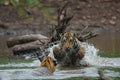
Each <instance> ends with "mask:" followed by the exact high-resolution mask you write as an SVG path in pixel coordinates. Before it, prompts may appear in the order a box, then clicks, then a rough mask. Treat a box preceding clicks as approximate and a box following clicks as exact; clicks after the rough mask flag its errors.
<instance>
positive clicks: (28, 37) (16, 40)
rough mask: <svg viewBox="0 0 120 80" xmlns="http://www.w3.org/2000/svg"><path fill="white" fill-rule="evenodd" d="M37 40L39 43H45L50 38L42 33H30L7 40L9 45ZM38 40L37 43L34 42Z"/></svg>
mask: <svg viewBox="0 0 120 80" xmlns="http://www.w3.org/2000/svg"><path fill="white" fill-rule="evenodd" d="M36 40H38V41H39V43H43V44H44V43H46V42H48V40H49V38H48V37H46V36H43V35H41V34H30V35H23V36H17V37H11V38H9V39H8V41H7V46H8V47H13V46H14V45H18V44H24V43H28V42H32V41H36ZM38 41H37V43H34V44H38Z"/></svg>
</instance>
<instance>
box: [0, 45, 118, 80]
mask: <svg viewBox="0 0 120 80" xmlns="http://www.w3.org/2000/svg"><path fill="white" fill-rule="evenodd" d="M54 46H57V45H54ZM54 46H53V47H54ZM82 46H83V47H84V48H85V49H86V54H85V57H84V58H83V60H82V61H81V62H80V64H85V63H88V64H89V65H90V66H89V67H84V68H77V69H68V70H58V69H57V70H56V71H55V72H54V74H53V75H51V76H37V75H35V74H34V73H35V71H37V69H39V64H40V62H39V60H34V61H33V62H31V63H19V64H16V63H12V64H3V65H0V67H18V68H17V69H14V68H13V69H5V70H2V69H0V79H1V80H11V79H63V78H70V77H80V76H82V77H83V76H91V77H98V73H97V71H98V69H99V68H104V67H112V68H120V58H104V57H100V56H99V55H98V52H99V50H98V49H97V48H95V47H94V46H93V45H92V44H89V43H82ZM53 47H51V48H49V50H50V54H49V56H51V57H53V58H54V56H53V53H52V48H53ZM22 67H27V69H22ZM29 67H35V68H29ZM104 72H105V74H106V75H107V76H111V77H119V75H120V73H119V72H116V71H114V70H109V69H105V70H104Z"/></svg>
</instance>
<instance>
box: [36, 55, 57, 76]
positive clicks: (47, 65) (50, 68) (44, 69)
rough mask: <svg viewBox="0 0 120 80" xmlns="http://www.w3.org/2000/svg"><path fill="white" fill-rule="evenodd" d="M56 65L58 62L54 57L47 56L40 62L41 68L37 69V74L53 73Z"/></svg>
mask: <svg viewBox="0 0 120 80" xmlns="http://www.w3.org/2000/svg"><path fill="white" fill-rule="evenodd" d="M56 65H57V63H56V61H55V60H54V59H53V58H51V57H49V56H45V57H44V58H43V60H42V62H41V64H40V69H38V70H36V72H35V74H37V75H39V76H43V75H44V76H45V75H52V74H53V72H54V71H55V69H56Z"/></svg>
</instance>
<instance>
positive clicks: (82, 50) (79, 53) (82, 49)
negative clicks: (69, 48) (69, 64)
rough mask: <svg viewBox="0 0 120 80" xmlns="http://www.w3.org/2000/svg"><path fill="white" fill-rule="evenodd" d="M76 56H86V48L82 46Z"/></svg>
mask: <svg viewBox="0 0 120 80" xmlns="http://www.w3.org/2000/svg"><path fill="white" fill-rule="evenodd" d="M76 56H77V58H79V59H80V60H81V59H82V58H83V57H84V56H85V49H84V48H83V47H81V48H80V50H79V52H78V54H77V55H76Z"/></svg>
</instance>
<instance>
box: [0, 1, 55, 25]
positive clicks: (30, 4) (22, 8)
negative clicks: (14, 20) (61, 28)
mask: <svg viewBox="0 0 120 80" xmlns="http://www.w3.org/2000/svg"><path fill="white" fill-rule="evenodd" d="M0 4H4V5H12V7H13V8H15V9H16V10H17V12H18V15H19V16H21V17H23V18H31V16H30V15H29V14H28V12H27V11H26V8H31V9H33V8H38V9H39V10H40V11H41V12H42V15H43V16H44V18H45V19H46V21H48V22H50V23H55V21H54V20H53V18H52V17H51V16H50V14H51V13H53V12H55V9H54V8H50V7H45V5H44V4H43V3H41V2H40V0H0Z"/></svg>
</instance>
